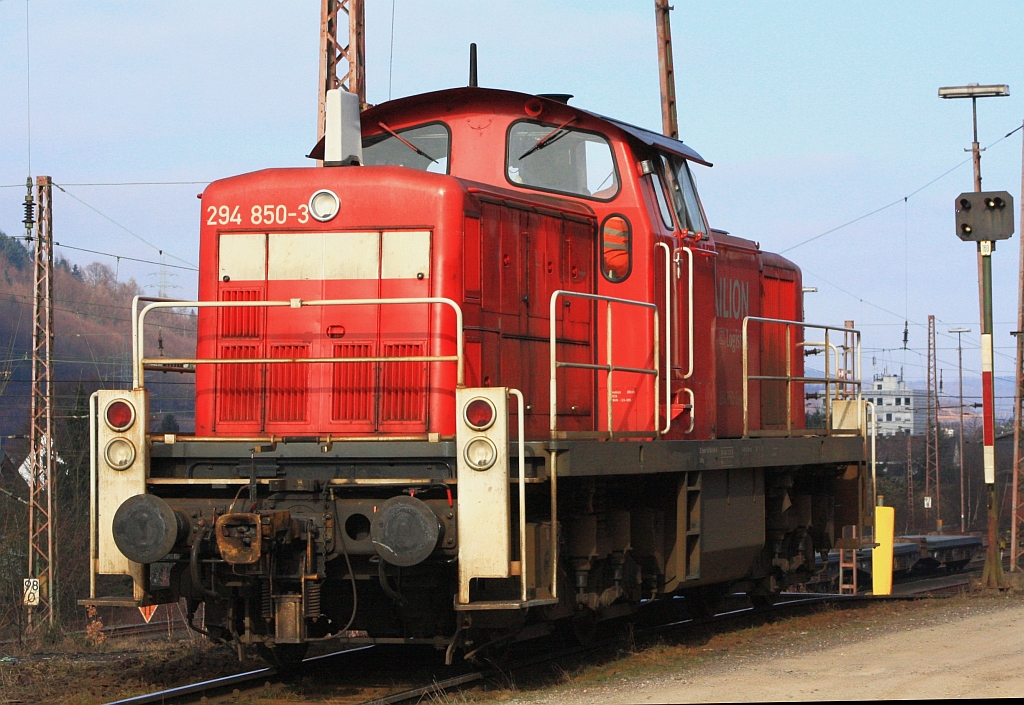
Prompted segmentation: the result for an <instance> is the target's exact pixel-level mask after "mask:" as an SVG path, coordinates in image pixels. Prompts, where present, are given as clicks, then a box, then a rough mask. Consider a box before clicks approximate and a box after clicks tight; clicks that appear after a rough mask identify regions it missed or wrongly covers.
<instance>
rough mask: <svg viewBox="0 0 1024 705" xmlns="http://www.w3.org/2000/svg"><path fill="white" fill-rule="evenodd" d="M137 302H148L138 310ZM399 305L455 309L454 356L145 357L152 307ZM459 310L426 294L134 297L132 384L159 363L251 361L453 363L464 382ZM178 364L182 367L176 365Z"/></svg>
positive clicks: (172, 365) (163, 367)
mask: <svg viewBox="0 0 1024 705" xmlns="http://www.w3.org/2000/svg"><path fill="white" fill-rule="evenodd" d="M139 301H148V302H150V303H148V304H147V305H146V306H145V307H144V308H143V309H142V310H141V311H139V310H138V303H139ZM402 304H441V305H445V306H448V307H450V308H451V309H452V310H453V311H454V312H455V326H456V335H455V355H407V356H397V357H387V356H375V357H303V358H291V357H254V358H228V359H220V358H187V357H181V358H169V357H155V358H149V357H145V330H146V316H147V315H148V314H149V313H150V312H151V311H153V310H156V309H163V308H293V309H300V308H305V307H307V306H387V305H402ZM462 339H463V327H462V309H461V308H460V307H459V305H458V304H457V303H455V302H454V301H452V300H451V299H447V298H442V297H436V296H425V297H411V298H400V299H399V298H390V299H312V300H308V301H304V300H302V299H289V300H287V301H178V300H174V299H156V298H153V297H141V296H136V297H135V299H134V300H133V301H132V386H133V388H134V389H142V388H143V387H144V386H145V372H146V370H147V369H150V368H151V367H150V366H154V365H156V366H159V368H160V369H161V370H162V371H167V370H170V369H179V370H180V371H186V370H188V368H187V367H185V366H186V365H204V364H206V365H240V364H244V365H251V364H287V363H296V362H301V363H355V362H454V363H456V368H457V374H456V379H457V384H458V386H460V387H462V386H464V385H465V361H464V355H463V340H462ZM179 366H181V367H179Z"/></svg>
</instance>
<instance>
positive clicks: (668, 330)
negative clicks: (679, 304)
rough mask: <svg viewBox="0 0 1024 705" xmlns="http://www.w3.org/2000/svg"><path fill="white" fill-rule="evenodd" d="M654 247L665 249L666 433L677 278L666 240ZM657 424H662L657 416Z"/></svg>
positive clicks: (667, 428) (669, 423) (669, 417)
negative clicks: (673, 306) (673, 271)
mask: <svg viewBox="0 0 1024 705" xmlns="http://www.w3.org/2000/svg"><path fill="white" fill-rule="evenodd" d="M654 248H655V249H658V248H661V249H663V250H665V428H663V429H661V430H660V431H659V433H661V434H662V435H665V434H666V433H668V432H669V431H671V430H672V351H673V350H674V349H675V346H673V345H672V326H673V323H674V318H673V317H672V294H673V293H674V292H673V289H675V286H673V285H674V284H675V280H674V279H673V278H672V250H671V249H669V246H668V245H667V244H666V243H664V242H657V243H655V244H654ZM655 425H656V426H660V425H659V424H658V420H657V418H655Z"/></svg>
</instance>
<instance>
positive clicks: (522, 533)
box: [508, 387, 558, 602]
mask: <svg viewBox="0 0 1024 705" xmlns="http://www.w3.org/2000/svg"><path fill="white" fill-rule="evenodd" d="M508 393H509V394H511V395H512V396H514V397H515V398H516V399H517V400H518V401H519V413H518V414H516V416H517V417H518V419H517V421H518V429H519V438H518V439H517V442H516V448H517V450H518V451H519V583H520V595H521V599H522V601H523V602H526V601H527V599H529V595H527V588H526V586H527V584H528V578H527V571H528V568H527V567H526V566H527V563H528V562H529V561H527V560H526V402H525V401H524V400H523V393H522V392H520V391H519V390H518V389H512V388H511V387H509V390H508ZM557 569H558V567H557V566H556V567H555V570H556V571H557ZM552 574H553V573H552Z"/></svg>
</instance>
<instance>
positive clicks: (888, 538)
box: [871, 507, 896, 595]
mask: <svg viewBox="0 0 1024 705" xmlns="http://www.w3.org/2000/svg"><path fill="white" fill-rule="evenodd" d="M895 525H896V510H895V509H893V508H892V507H875V543H877V544H878V545H877V546H875V547H874V548H873V549H871V592H872V594H875V595H891V594H892V544H893V534H894V527H895Z"/></svg>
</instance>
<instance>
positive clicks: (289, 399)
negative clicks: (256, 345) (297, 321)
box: [267, 345, 309, 422]
mask: <svg viewBox="0 0 1024 705" xmlns="http://www.w3.org/2000/svg"><path fill="white" fill-rule="evenodd" d="M270 357H274V358H281V357H291V358H303V357H309V346H308V345H272V346H271V347H270ZM267 397H268V399H267V402H268V403H267V420H268V421H272V422H273V421H278V422H280V421H285V422H299V421H306V420H308V418H309V410H308V397H309V364H308V363H304V362H287V363H281V364H270V365H267Z"/></svg>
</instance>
